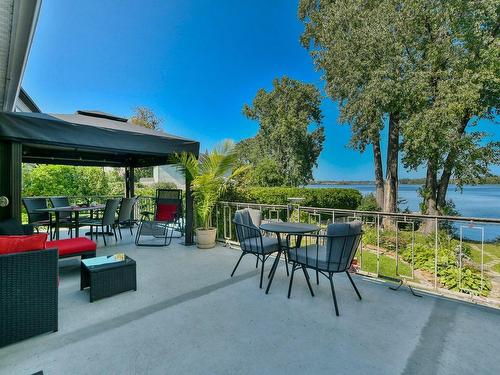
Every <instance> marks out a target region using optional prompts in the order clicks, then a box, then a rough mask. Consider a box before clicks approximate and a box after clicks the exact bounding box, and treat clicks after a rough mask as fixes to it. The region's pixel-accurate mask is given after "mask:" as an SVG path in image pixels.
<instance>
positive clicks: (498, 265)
mask: <svg viewBox="0 0 500 375" xmlns="http://www.w3.org/2000/svg"><path fill="white" fill-rule="evenodd" d="M491 269H492V270H493V271H495V272H498V273H500V263H498V264H495V265H494V266H493V267H491Z"/></svg>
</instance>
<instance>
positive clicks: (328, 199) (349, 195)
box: [221, 187, 363, 210]
mask: <svg viewBox="0 0 500 375" xmlns="http://www.w3.org/2000/svg"><path fill="white" fill-rule="evenodd" d="M292 197H293V198H304V201H302V202H301V203H300V205H301V206H309V207H324V208H337V209H349V210H355V209H356V208H357V207H358V206H359V204H360V203H361V199H362V198H363V196H362V195H361V193H360V192H359V191H358V190H355V189H334V188H325V189H323V188H321V189H318V188H295V187H250V188H241V187H239V188H231V189H229V190H228V191H227V192H226V194H224V196H223V197H222V199H221V200H222V201H228V202H244V203H261V204H288V203H289V202H288V198H292Z"/></svg>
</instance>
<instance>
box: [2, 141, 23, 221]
mask: <svg viewBox="0 0 500 375" xmlns="http://www.w3.org/2000/svg"><path fill="white" fill-rule="evenodd" d="M22 156H23V155H22V145H21V144H20V143H16V142H0V197H7V199H8V200H9V204H8V205H7V206H5V207H0V220H3V219H8V218H11V217H13V218H15V219H18V220H21V190H22Z"/></svg>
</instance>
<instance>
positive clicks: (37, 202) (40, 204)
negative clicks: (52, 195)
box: [23, 198, 50, 223]
mask: <svg viewBox="0 0 500 375" xmlns="http://www.w3.org/2000/svg"><path fill="white" fill-rule="evenodd" d="M23 205H24V208H25V209H26V212H27V213H28V222H29V223H35V222H39V221H45V220H49V219H50V214H49V213H48V212H37V210H39V209H44V208H47V199H46V198H23Z"/></svg>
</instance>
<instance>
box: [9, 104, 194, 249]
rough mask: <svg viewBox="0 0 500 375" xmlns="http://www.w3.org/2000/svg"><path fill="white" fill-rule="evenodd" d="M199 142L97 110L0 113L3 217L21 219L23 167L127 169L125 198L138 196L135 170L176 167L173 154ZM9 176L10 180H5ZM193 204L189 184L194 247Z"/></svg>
mask: <svg viewBox="0 0 500 375" xmlns="http://www.w3.org/2000/svg"><path fill="white" fill-rule="evenodd" d="M199 149H200V144H199V142H196V141H193V140H189V139H185V138H181V137H178V136H175V135H171V134H167V133H164V132H161V131H157V130H152V129H148V128H145V127H142V126H137V125H134V124H131V123H129V122H128V120H127V119H125V118H121V117H117V116H113V115H111V114H108V113H104V112H99V111H77V112H76V113H75V114H44V113H26V112H0V176H2V178H0V196H6V197H7V198H8V199H9V200H10V204H9V205H8V206H6V207H0V219H2V218H7V217H20V215H21V168H22V163H23V162H25V163H44V164H66V165H81V166H111V167H125V168H126V169H125V171H126V176H125V179H126V195H127V196H128V197H131V196H133V195H134V184H133V177H134V176H133V174H134V168H136V167H148V166H156V165H164V164H171V163H172V156H173V155H174V154H175V153H180V152H183V151H185V152H188V153H192V154H194V155H196V156H198V154H199ZM6 176H8V178H5V177H6ZM192 237H193V202H192V196H191V191H190V181H186V243H192Z"/></svg>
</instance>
